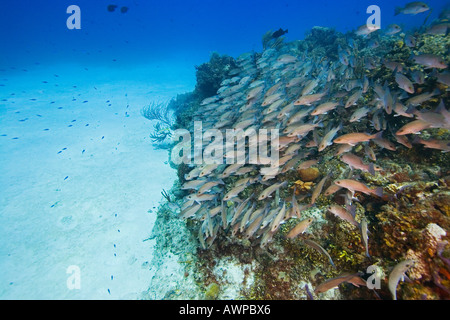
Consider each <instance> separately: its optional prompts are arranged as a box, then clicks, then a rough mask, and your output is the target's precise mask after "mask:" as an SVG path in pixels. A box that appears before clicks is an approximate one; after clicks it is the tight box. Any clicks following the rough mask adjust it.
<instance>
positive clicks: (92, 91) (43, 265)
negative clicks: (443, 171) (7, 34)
mask: <svg viewBox="0 0 450 320" xmlns="http://www.w3.org/2000/svg"><path fill="white" fill-rule="evenodd" d="M21 69H22V68H19V67H17V68H16V69H14V70H13V69H10V68H5V69H3V70H2V71H1V72H0V85H1V86H0V150H1V155H2V156H1V157H0V171H1V174H0V186H1V193H2V195H1V197H0V239H1V243H2V245H1V246H0V270H1V275H0V299H140V298H142V293H143V292H149V291H152V289H151V288H150V289H149V286H158V283H155V282H154V281H152V278H153V279H155V273H157V272H161V271H160V270H159V269H158V268H154V267H152V266H151V263H152V260H153V259H154V245H155V240H148V238H149V236H150V234H151V231H152V228H153V224H154V222H155V218H156V217H155V214H156V209H157V207H158V205H159V203H160V201H161V200H162V195H161V191H162V189H166V190H168V189H170V188H171V187H172V185H173V182H174V181H175V179H176V171H175V170H174V169H172V168H171V167H170V165H169V164H168V151H167V150H161V149H155V148H154V147H153V146H152V142H151V139H150V138H149V134H150V133H151V131H152V129H153V124H152V122H150V121H148V120H147V119H145V118H144V117H142V116H141V114H140V111H141V108H142V107H144V106H146V105H148V104H149V103H150V102H151V101H166V100H169V99H171V98H173V97H175V96H176V95H177V94H179V93H185V92H188V91H192V90H193V87H194V84H195V75H194V70H191V68H184V69H183V68H178V69H177V67H176V66H172V65H170V64H167V65H166V66H165V67H164V66H163V67H160V66H156V65H150V66H136V67H135V68H133V67H122V68H118V69H108V68H103V69H102V68H100V67H95V66H90V67H85V66H80V65H73V66H68V65H59V66H58V65H55V66H44V65H33V66H28V67H27V68H26V69H24V70H21ZM192 69H193V67H192ZM164 75H166V76H164ZM32 99H35V100H32ZM178 265H179V263H177V262H176V261H175V262H174V263H173V265H171V261H170V259H169V260H168V261H166V262H164V268H165V269H168V268H169V269H172V273H173V272H176V270H178V269H177V268H178ZM78 270H79V273H78ZM180 272H181V271H180ZM78 275H79V277H78ZM78 279H79V285H80V286H79V288H78V287H77V283H78V282H77V281H75V280H78ZM68 284H69V285H68ZM74 285H75V287H73V286H74ZM155 290H156V288H155ZM157 296H161V295H155V296H154V297H157Z"/></svg>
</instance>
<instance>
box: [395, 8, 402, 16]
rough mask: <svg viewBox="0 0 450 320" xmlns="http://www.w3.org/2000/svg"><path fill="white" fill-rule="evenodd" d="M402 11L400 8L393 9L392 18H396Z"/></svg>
mask: <svg viewBox="0 0 450 320" xmlns="http://www.w3.org/2000/svg"><path fill="white" fill-rule="evenodd" d="M402 9H403V8H401V7H396V8H395V12H394V16H398V15H399V14H400V13H402Z"/></svg>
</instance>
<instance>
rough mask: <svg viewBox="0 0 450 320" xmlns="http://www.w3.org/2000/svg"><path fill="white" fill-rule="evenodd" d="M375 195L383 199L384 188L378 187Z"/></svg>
mask: <svg viewBox="0 0 450 320" xmlns="http://www.w3.org/2000/svg"><path fill="white" fill-rule="evenodd" d="M373 193H374V194H375V195H377V196H378V197H380V198H381V197H383V188H382V187H378V188H376V189H375V190H374V192H373Z"/></svg>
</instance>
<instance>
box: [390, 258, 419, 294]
mask: <svg viewBox="0 0 450 320" xmlns="http://www.w3.org/2000/svg"><path fill="white" fill-rule="evenodd" d="M414 264H415V262H414V260H411V259H408V260H405V261H402V262H400V263H398V264H397V265H396V266H395V267H394V269H392V271H391V273H390V274H389V291H391V294H392V299H393V300H397V285H398V283H399V281H400V280H402V281H403V278H404V276H405V272H407V271H408V270H409V269H411V268H412V267H414Z"/></svg>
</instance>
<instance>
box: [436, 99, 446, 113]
mask: <svg viewBox="0 0 450 320" xmlns="http://www.w3.org/2000/svg"><path fill="white" fill-rule="evenodd" d="M445 111H447V109H446V108H445V105H444V100H442V99H441V102H440V103H439V105H438V106H437V107H436V109H435V110H434V112H436V113H442V112H445Z"/></svg>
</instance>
